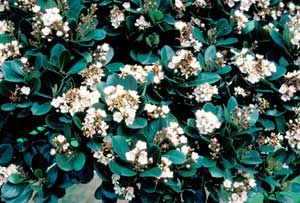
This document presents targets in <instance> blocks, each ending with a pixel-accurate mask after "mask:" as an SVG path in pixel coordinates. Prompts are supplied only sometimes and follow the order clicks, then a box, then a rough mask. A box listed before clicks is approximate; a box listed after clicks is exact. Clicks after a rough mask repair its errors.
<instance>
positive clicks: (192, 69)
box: [168, 49, 201, 79]
mask: <svg viewBox="0 0 300 203" xmlns="http://www.w3.org/2000/svg"><path fill="white" fill-rule="evenodd" d="M168 67H169V68H170V69H174V72H175V73H177V72H180V74H181V75H183V76H184V77H185V78H186V79H188V78H189V77H191V76H194V75H197V74H198V71H200V70H201V67H200V63H199V61H198V60H197V59H196V58H195V57H194V55H193V53H192V52H191V51H189V50H185V49H181V50H179V51H177V52H176V55H175V56H173V58H172V60H171V61H170V62H169V64H168Z"/></svg>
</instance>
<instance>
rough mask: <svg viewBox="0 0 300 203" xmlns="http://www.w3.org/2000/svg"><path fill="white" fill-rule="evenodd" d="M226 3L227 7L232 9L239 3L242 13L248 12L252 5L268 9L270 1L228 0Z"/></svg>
mask: <svg viewBox="0 0 300 203" xmlns="http://www.w3.org/2000/svg"><path fill="white" fill-rule="evenodd" d="M226 2H227V5H228V6H229V7H234V6H235V4H236V3H238V2H239V3H240V9H241V10H242V11H249V9H250V7H251V6H252V5H256V6H257V7H260V8H268V6H269V5H270V0H228V1H226Z"/></svg>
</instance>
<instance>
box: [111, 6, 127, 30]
mask: <svg viewBox="0 0 300 203" xmlns="http://www.w3.org/2000/svg"><path fill="white" fill-rule="evenodd" d="M124 21H125V15H124V13H123V11H122V10H120V8H119V7H118V6H114V7H113V8H112V9H111V10H110V22H111V25H112V26H113V28H114V29H117V28H119V27H120V26H121V24H122V23H123V22H124Z"/></svg>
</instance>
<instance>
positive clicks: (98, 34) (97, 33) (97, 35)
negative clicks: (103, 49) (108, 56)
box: [83, 29, 106, 41]
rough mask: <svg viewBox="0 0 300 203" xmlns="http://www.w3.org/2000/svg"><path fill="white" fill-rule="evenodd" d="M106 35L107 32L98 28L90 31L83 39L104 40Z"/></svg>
mask: <svg viewBox="0 0 300 203" xmlns="http://www.w3.org/2000/svg"><path fill="white" fill-rule="evenodd" d="M105 36H106V32H105V31H104V30H102V29H96V30H94V31H92V32H90V33H89V34H88V35H87V36H86V37H85V38H84V40H83V41H90V40H103V39H104V38H105Z"/></svg>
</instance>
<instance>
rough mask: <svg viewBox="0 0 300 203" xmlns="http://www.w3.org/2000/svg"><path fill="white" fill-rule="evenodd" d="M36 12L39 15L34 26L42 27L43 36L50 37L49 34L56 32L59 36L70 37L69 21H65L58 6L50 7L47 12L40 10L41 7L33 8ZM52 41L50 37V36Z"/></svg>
mask: <svg viewBox="0 0 300 203" xmlns="http://www.w3.org/2000/svg"><path fill="white" fill-rule="evenodd" d="M33 11H34V12H35V13H38V14H39V16H36V17H35V21H36V22H35V23H36V25H34V27H41V34H42V37H43V38H48V36H49V35H51V34H53V33H55V34H56V36H57V37H63V36H64V37H66V38H68V37H69V34H68V32H69V30H70V28H69V23H68V22H63V17H62V16H61V15H60V10H59V9H58V8H56V7H53V8H48V9H46V10H45V13H42V12H40V7H39V6H35V7H34V8H33ZM48 40H49V41H51V39H50V38H48Z"/></svg>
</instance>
